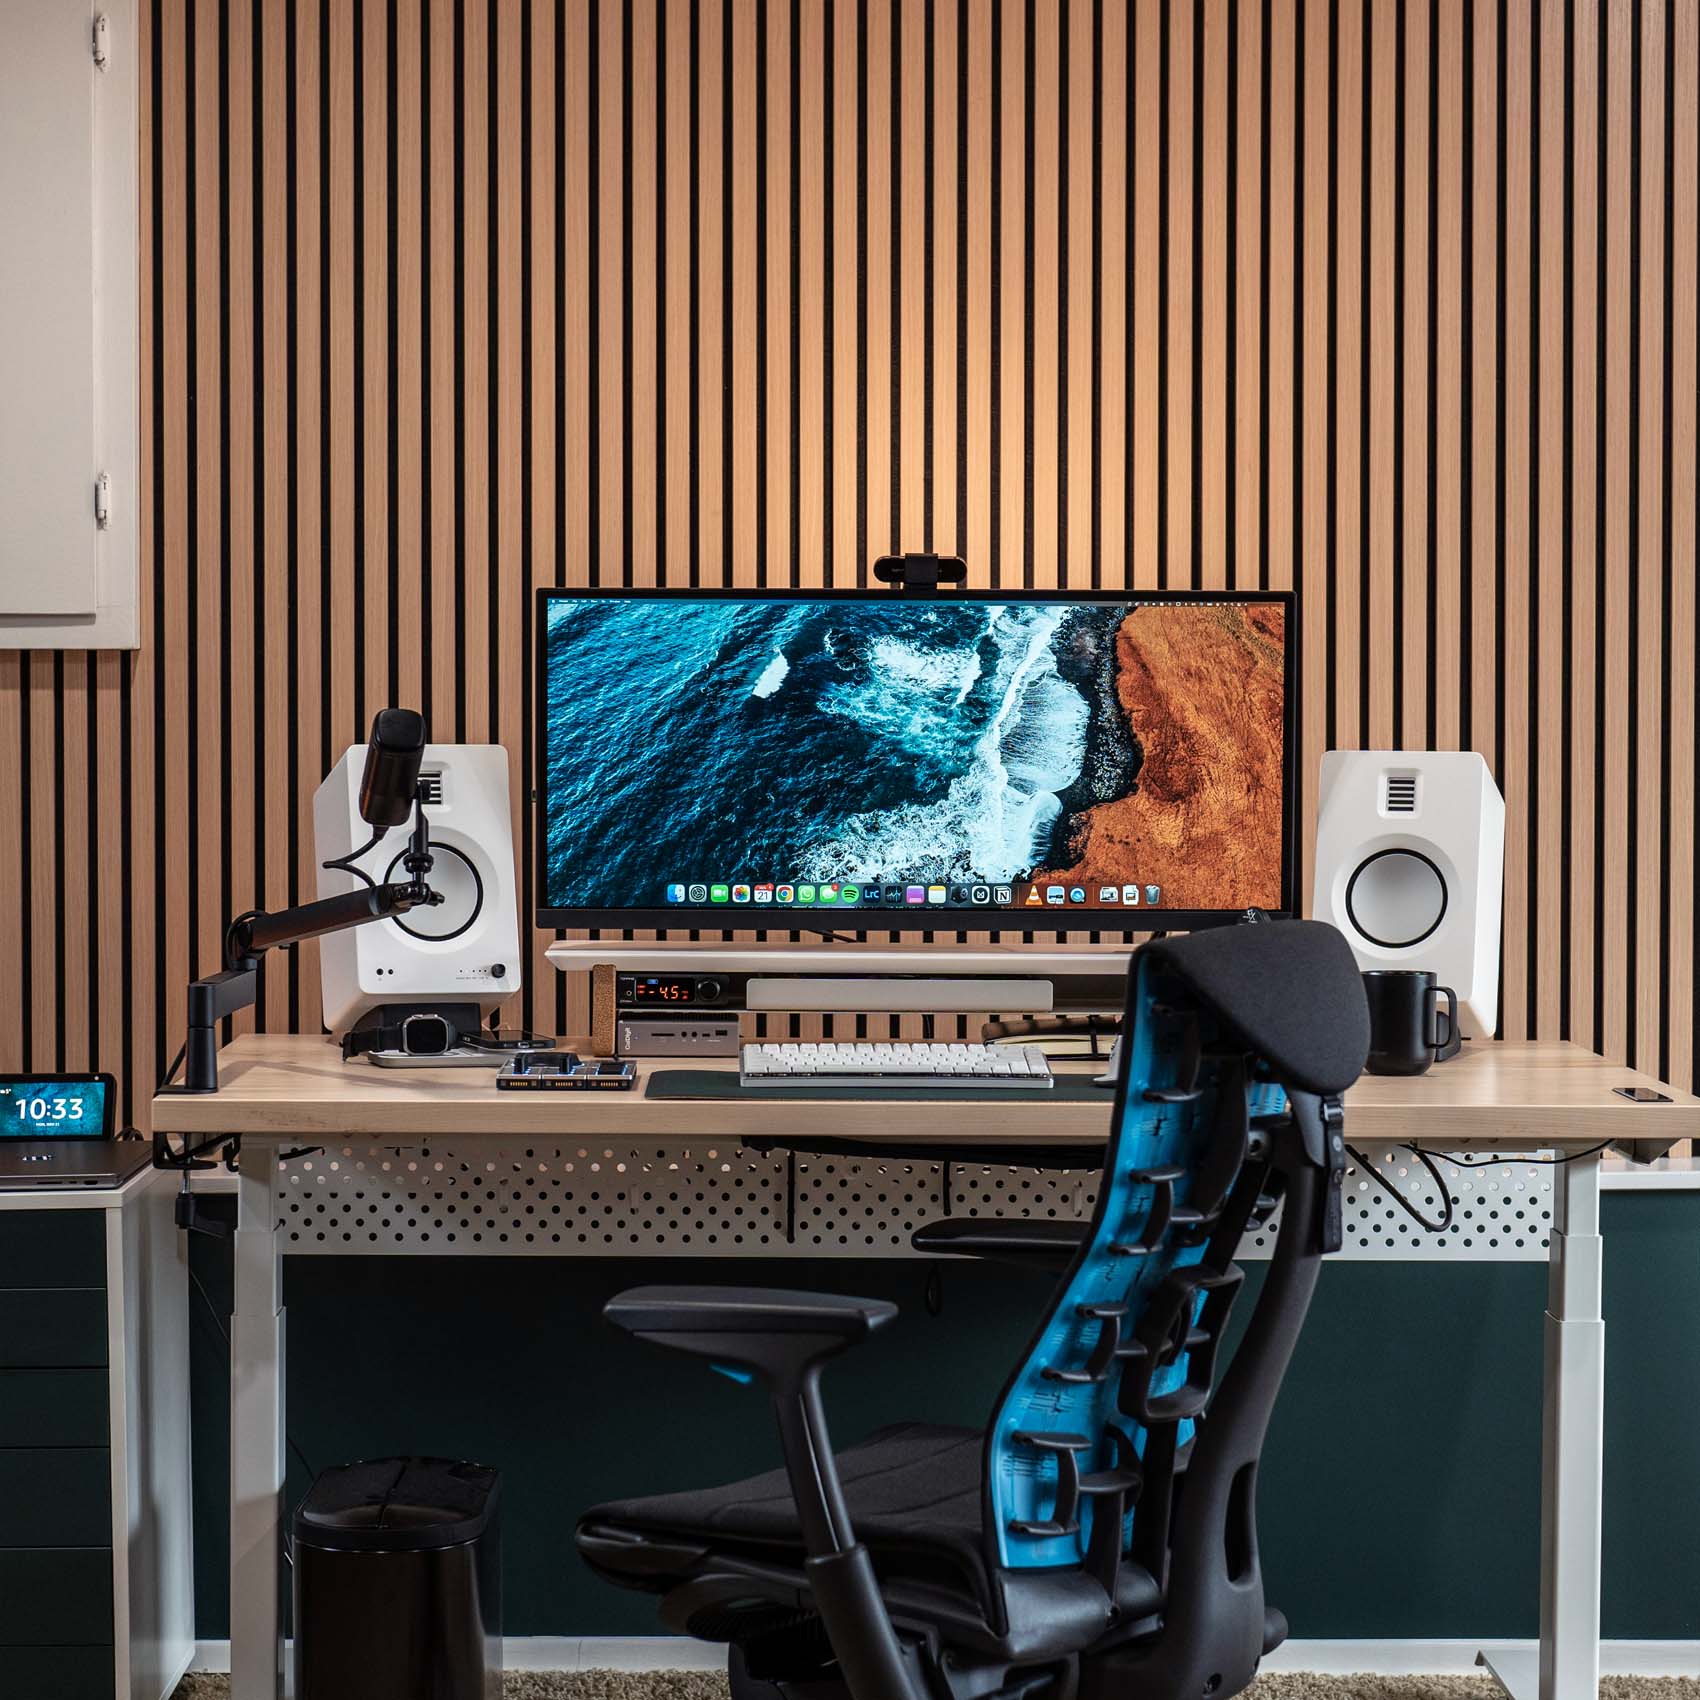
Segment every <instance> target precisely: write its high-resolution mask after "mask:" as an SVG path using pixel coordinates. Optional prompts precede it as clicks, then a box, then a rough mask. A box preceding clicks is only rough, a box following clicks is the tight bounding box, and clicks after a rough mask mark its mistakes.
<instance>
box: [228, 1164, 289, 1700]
mask: <svg viewBox="0 0 1700 1700" xmlns="http://www.w3.org/2000/svg"><path fill="white" fill-rule="evenodd" d="M275 1157H276V1151H275V1149H274V1147H273V1146H272V1145H271V1144H269V1143H267V1142H266V1141H263V1140H258V1139H255V1138H253V1137H252V1136H250V1137H249V1138H248V1139H247V1140H245V1141H244V1149H243V1153H242V1179H241V1183H240V1186H239V1188H238V1191H237V1209H236V1303H235V1309H234V1311H233V1313H232V1315H231V1319H230V1693H231V1700H277V1697H278V1694H279V1692H280V1690H279V1679H280V1675H281V1669H282V1659H281V1654H282V1650H283V1649H282V1621H281V1614H280V1612H279V1604H278V1521H279V1513H280V1508H281V1505H282V1499H283V1446H284V1440H283V1435H284V1428H283V1289H282V1280H281V1271H280V1261H279V1257H278V1250H277V1241H276V1220H277V1219H276V1214H275V1211H274V1209H273V1205H272V1172H273V1169H274V1168H275V1166H276V1165H275Z"/></svg>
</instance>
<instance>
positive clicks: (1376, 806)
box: [1311, 750, 1505, 1037]
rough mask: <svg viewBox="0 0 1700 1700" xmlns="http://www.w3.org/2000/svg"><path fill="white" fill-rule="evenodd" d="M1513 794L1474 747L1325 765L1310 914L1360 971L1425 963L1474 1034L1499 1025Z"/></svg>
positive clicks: (1359, 754) (1363, 756) (1331, 755)
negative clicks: (1343, 943) (1335, 936)
mask: <svg viewBox="0 0 1700 1700" xmlns="http://www.w3.org/2000/svg"><path fill="white" fill-rule="evenodd" d="M1504 873H1505V799H1504V798H1503V797H1501V796H1500V794H1499V787H1498V786H1497V785H1495V784H1494V782H1493V775H1492V774H1491V773H1489V772H1488V765H1487V763H1486V762H1485V761H1483V760H1482V758H1481V757H1480V756H1479V755H1477V754H1476V753H1475V752H1474V751H1472V750H1466V751H1461V752H1455V751H1434V750H1330V751H1328V752H1327V754H1325V755H1324V756H1323V758H1322V783H1321V792H1320V798H1319V802H1318V809H1317V823H1316V884H1315V889H1314V893H1313V896H1312V899H1311V914H1312V915H1313V917H1314V918H1315V919H1317V920H1319V921H1331V922H1332V923H1333V924H1334V925H1335V926H1336V927H1338V928H1339V929H1340V931H1341V932H1342V933H1344V934H1345V935H1346V940H1347V943H1349V944H1350V945H1351V947H1352V950H1353V953H1354V954H1355V955H1356V956H1357V959H1358V966H1359V967H1360V968H1363V969H1375V968H1383V969H1386V968H1426V969H1429V970H1431V971H1432V972H1433V973H1434V975H1435V976H1436V978H1437V979H1438V980H1439V981H1440V983H1441V984H1442V985H1446V986H1450V987H1452V988H1453V990H1454V991H1456V992H1457V994H1458V1003H1459V1007H1460V1011H1461V1014H1462V1021H1461V1026H1462V1028H1463V1030H1464V1031H1465V1032H1466V1033H1470V1034H1473V1035H1475V1036H1477V1037H1490V1036H1491V1035H1492V1034H1493V1031H1494V1029H1495V1028H1496V1027H1497V1026H1498V1024H1499V924H1500V903H1501V898H1502V895H1503V892H1502V885H1503V880H1504Z"/></svg>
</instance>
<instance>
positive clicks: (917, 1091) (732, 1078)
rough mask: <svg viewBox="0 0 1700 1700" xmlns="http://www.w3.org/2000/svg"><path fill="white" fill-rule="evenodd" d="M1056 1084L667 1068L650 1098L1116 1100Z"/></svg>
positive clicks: (1087, 1088)
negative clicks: (884, 1080) (904, 1081)
mask: <svg viewBox="0 0 1700 1700" xmlns="http://www.w3.org/2000/svg"><path fill="white" fill-rule="evenodd" d="M1055 1081H1056V1084H1055V1085H1053V1086H1040V1087H1022V1086H986V1087H974V1086H946V1087H943V1088H939V1087H930V1086H877V1087H872V1088H869V1087H866V1086H784V1087H776V1086H745V1085H743V1084H742V1083H741V1082H740V1081H739V1079H738V1077H737V1075H735V1074H732V1073H729V1072H728V1071H726V1070H724V1069H712V1068H664V1069H659V1070H657V1071H656V1072H655V1073H654V1074H652V1075H651V1076H650V1077H649V1084H648V1086H647V1087H646V1088H645V1096H646V1097H650V1098H748V1099H752V1100H755V1101H757V1102H762V1103H786V1102H790V1103H818V1102H820V1101H821V1100H822V1099H860V1100H861V1101H862V1102H864V1103H877V1104H885V1103H899V1104H901V1103H911V1104H963V1103H967V1104H973V1103H982V1104H1101V1105H1103V1107H1104V1110H1105V1112H1106V1113H1108V1111H1109V1109H1110V1106H1111V1105H1112V1104H1113V1103H1114V1102H1115V1093H1114V1092H1113V1091H1112V1090H1111V1089H1110V1088H1109V1087H1107V1086H1094V1085H1093V1084H1092V1079H1091V1076H1090V1075H1080V1074H1070V1075H1062V1074H1059V1075H1057V1076H1056V1077H1055Z"/></svg>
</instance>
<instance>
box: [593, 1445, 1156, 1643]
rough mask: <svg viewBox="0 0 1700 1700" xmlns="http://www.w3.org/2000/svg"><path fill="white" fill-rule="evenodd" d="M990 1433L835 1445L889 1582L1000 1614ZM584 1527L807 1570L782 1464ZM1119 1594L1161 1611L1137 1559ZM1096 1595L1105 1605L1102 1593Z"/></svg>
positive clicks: (649, 1580)
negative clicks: (993, 1572) (989, 1505)
mask: <svg viewBox="0 0 1700 1700" xmlns="http://www.w3.org/2000/svg"><path fill="white" fill-rule="evenodd" d="M985 1440H986V1437H985V1434H984V1432H983V1431H982V1430H980V1429H972V1428H949V1427H942V1426H937V1425H933V1424H928V1423H898V1424H894V1425H893V1426H892V1427H890V1428H882V1429H879V1430H877V1431H876V1432H875V1433H873V1434H871V1435H869V1436H868V1438H867V1439H866V1440H864V1441H862V1442H860V1443H859V1444H858V1445H855V1446H852V1447H849V1448H847V1449H846V1450H844V1451H842V1452H840V1453H838V1454H837V1460H838V1473H839V1479H840V1481H841V1482H842V1483H843V1487H844V1499H845V1503H846V1505H847V1507H848V1508H849V1512H850V1521H851V1524H852V1526H853V1527H854V1529H855V1532H856V1538H857V1539H858V1540H859V1541H861V1542H862V1544H863V1545H864V1546H866V1547H867V1548H868V1551H869V1553H870V1554H871V1556H872V1557H873V1560H874V1567H875V1569H876V1571H877V1572H878V1574H879V1577H880V1580H881V1582H882V1583H885V1584H887V1585H888V1586H889V1585H891V1584H893V1583H899V1582H904V1583H920V1584H926V1585H930V1586H933V1587H943V1588H946V1589H949V1590H951V1591H952V1592H955V1593H958V1594H965V1595H967V1596H968V1597H969V1598H970V1599H971V1600H972V1601H973V1602H974V1603H975V1605H976V1606H977V1607H978V1608H979V1609H980V1610H981V1611H982V1612H984V1613H986V1614H987V1615H988V1617H989V1618H990V1619H992V1620H994V1621H1000V1622H1001V1621H1003V1620H1004V1619H1005V1617H1006V1612H1005V1610H1004V1609H1002V1608H1001V1607H997V1606H994V1602H993V1595H994V1586H993V1578H992V1577H991V1576H989V1575H988V1573H987V1569H986V1560H985V1548H984V1545H983V1543H982V1539H981V1508H982V1504H983V1495H982V1492H981V1459H982V1453H983V1450H984V1447H985ZM581 1527H582V1528H583V1529H585V1530H587V1531H588V1530H606V1529H609V1528H613V1529H617V1530H621V1531H629V1532H631V1533H634V1534H640V1535H646V1536H651V1537H655V1538H658V1539H666V1538H669V1537H670V1538H672V1539H675V1540H679V1541H685V1542H697V1543H700V1544H702V1545H703V1546H706V1547H708V1548H710V1549H711V1550H713V1551H715V1552H720V1553H730V1554H743V1555H745V1556H748V1557H752V1558H766V1559H768V1560H770V1561H775V1560H777V1561H785V1560H792V1561H794V1562H795V1563H796V1564H797V1565H798V1566H799V1567H800V1565H801V1561H802V1546H803V1538H802V1531H801V1529H800V1527H799V1524H798V1519H797V1508H796V1504H795V1502H794V1501H793V1500H792V1497H791V1486H790V1483H789V1481H788V1480H787V1478H786V1475H785V1472H784V1470H782V1469H781V1470H769V1471H768V1472H766V1474H764V1475H760V1476H751V1477H749V1478H747V1479H746V1480H744V1481H740V1482H729V1483H727V1484H726V1485H725V1486H723V1487H715V1488H706V1489H703V1490H701V1491H698V1492H692V1493H663V1494H652V1495H650V1496H649V1497H647V1498H644V1499H623V1500H612V1501H610V1502H609V1503H607V1504H605V1505H598V1506H596V1507H595V1508H594V1509H592V1510H590V1511H587V1512H586V1513H585V1514H584V1517H583V1519H582V1520H581ZM632 1556H633V1559H634V1563H633V1565H632V1574H631V1578H630V1580H631V1582H632V1584H633V1585H635V1586H638V1587H645V1588H649V1589H651V1590H655V1591H660V1590H663V1589H665V1587H666V1586H668V1584H669V1579H668V1578H667V1577H665V1576H661V1575H657V1573H656V1571H655V1568H654V1564H653V1561H652V1560H649V1559H645V1558H641V1557H640V1556H639V1554H638V1553H637V1552H636V1551H634V1553H633V1555H632ZM609 1559H610V1554H609V1553H608V1551H607V1549H606V1548H599V1551H598V1561H597V1562H598V1567H599V1568H603V1567H606V1566H607V1565H608V1563H609ZM675 1579H676V1578H675ZM1037 1579H1038V1578H1037V1577H1036V1578H1035V1580H1037ZM999 1580H1000V1582H1001V1581H1002V1580H1004V1578H1000V1579H999ZM996 1591H997V1592H1000V1593H1001V1592H1002V1591H1003V1590H1002V1588H1001V1587H1000V1588H999V1589H998V1590H996ZM1117 1596H1118V1602H1119V1604H1120V1606H1121V1609H1122V1611H1123V1612H1124V1613H1125V1614H1127V1615H1129V1616H1134V1617H1137V1616H1140V1615H1143V1614H1144V1613H1145V1612H1148V1611H1151V1610H1154V1609H1155V1607H1156V1604H1157V1600H1158V1589H1157V1585H1156V1583H1155V1582H1153V1581H1152V1579H1151V1578H1150V1576H1148V1575H1147V1574H1146V1573H1145V1572H1144V1571H1143V1570H1141V1569H1139V1568H1138V1566H1136V1565H1133V1564H1124V1565H1123V1566H1122V1573H1121V1578H1120V1586H1119V1587H1118V1588H1117ZM1097 1597H1098V1599H1099V1601H1100V1602H1101V1601H1102V1599H1103V1596H1102V1594H1099V1595H1098V1596H1097Z"/></svg>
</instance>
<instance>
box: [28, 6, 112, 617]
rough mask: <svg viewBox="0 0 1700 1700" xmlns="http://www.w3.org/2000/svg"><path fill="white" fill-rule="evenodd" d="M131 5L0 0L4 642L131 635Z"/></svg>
mask: <svg viewBox="0 0 1700 1700" xmlns="http://www.w3.org/2000/svg"><path fill="white" fill-rule="evenodd" d="M97 18H104V20H105V22H104V25H103V27H102V28H101V29H100V31H99V32H98V36H97V30H96V20H97ZM134 18H135V11H134V0H123V3H122V4H117V5H114V6H112V7H110V8H107V7H104V6H98V5H91V4H89V0H0V648H8V649H19V648H31V649H35V648H87V649H93V648H103V649H104V648H129V647H134V645H135V644H136V642H137V636H138V634H137V617H136V593H137V567H138V562H137V558H136V550H137V541H138V526H137V501H138V490H137V416H136V407H137V399H138V397H137V352H138V342H137V331H138V324H137V303H138V286H137V248H136V236H137V190H136V162H137V148H138V140H139V139H138V137H137V134H136V119H137V112H136V88H137V69H138V68H137V64H136V38H135V28H134ZM102 59H103V60H104V64H102V63H100V62H99V60H102Z"/></svg>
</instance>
